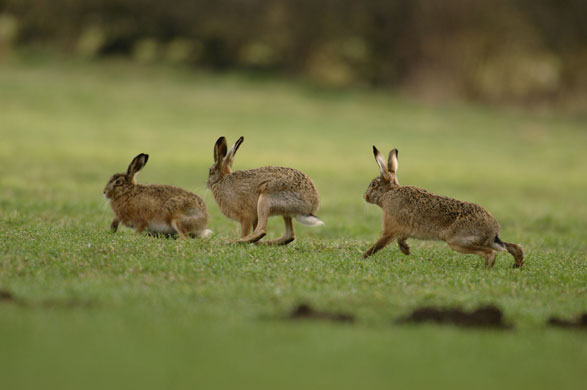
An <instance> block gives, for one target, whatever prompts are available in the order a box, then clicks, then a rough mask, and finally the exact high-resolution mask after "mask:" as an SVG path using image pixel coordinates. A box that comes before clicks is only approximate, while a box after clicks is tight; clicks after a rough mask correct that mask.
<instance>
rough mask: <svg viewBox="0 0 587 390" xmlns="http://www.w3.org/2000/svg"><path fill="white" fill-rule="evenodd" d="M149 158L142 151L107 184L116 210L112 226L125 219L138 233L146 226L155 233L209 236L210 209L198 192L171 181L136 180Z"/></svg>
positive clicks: (108, 195) (105, 191)
mask: <svg viewBox="0 0 587 390" xmlns="http://www.w3.org/2000/svg"><path fill="white" fill-rule="evenodd" d="M148 159H149V155H148V154H144V153H141V154H139V155H138V156H136V157H135V158H134V159H133V160H132V162H131V163H130V165H129V166H128V169H127V171H126V173H117V174H115V175H113V176H112V177H111V178H110V180H109V181H108V184H106V187H105V188H104V196H106V198H107V199H109V200H110V206H111V207H112V211H114V219H113V220H112V225H111V226H110V227H111V228H112V230H113V231H114V232H116V230H117V229H118V225H119V223H120V222H122V223H123V224H124V225H126V226H128V227H130V228H134V229H135V230H136V231H137V232H138V233H142V232H143V231H144V230H145V229H146V230H147V231H148V232H149V233H152V234H155V235H158V234H163V235H174V234H178V235H179V237H181V238H186V237H187V236H188V235H189V236H192V237H193V236H197V237H206V236H208V235H209V234H210V233H211V231H210V230H208V229H206V225H207V224H208V210H207V209H206V204H205V203H204V201H203V200H202V199H201V198H200V197H199V196H198V195H196V194H193V193H191V192H189V191H186V190H183V189H181V188H178V187H174V186H169V185H159V184H137V182H136V179H135V176H136V174H137V172H138V171H140V170H141V169H143V167H144V166H145V164H146V163H147V160H148Z"/></svg>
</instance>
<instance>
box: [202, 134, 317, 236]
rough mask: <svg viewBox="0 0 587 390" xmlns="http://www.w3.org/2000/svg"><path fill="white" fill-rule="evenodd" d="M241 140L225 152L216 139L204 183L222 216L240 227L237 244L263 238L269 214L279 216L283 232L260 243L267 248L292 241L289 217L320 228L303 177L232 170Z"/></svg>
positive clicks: (288, 171) (282, 171)
mask: <svg viewBox="0 0 587 390" xmlns="http://www.w3.org/2000/svg"><path fill="white" fill-rule="evenodd" d="M243 140H244V138H243V137H240V138H239V139H238V140H237V141H236V143H235V144H234V145H233V147H232V148H231V149H230V151H227V145H226V139H225V138H224V137H220V138H218V140H217V141H216V144H215V145H214V164H213V165H212V166H211V167H210V172H209V176H208V182H207V186H208V188H209V189H210V190H212V193H213V194H214V199H216V202H217V203H218V206H219V207H220V210H221V211H222V213H223V214H224V215H226V216H227V217H228V218H230V219H233V220H235V221H237V222H239V223H240V224H241V238H240V240H239V241H238V242H245V243H256V242H257V241H259V240H260V239H261V238H263V237H264V236H265V234H266V233H267V219H268V218H269V217H271V216H273V215H281V216H282V217H283V220H284V222H285V233H284V234H283V236H282V237H281V238H278V239H276V240H271V241H266V242H264V243H265V244H269V245H287V244H289V243H290V242H292V241H293V240H294V239H295V234H294V229H293V223H292V218H295V219H297V220H298V221H299V222H301V223H303V224H305V225H310V226H317V225H323V224H324V223H323V222H322V221H321V220H320V219H319V218H318V217H316V216H315V215H314V214H315V213H316V212H317V211H318V208H319V207H320V196H319V195H318V191H317V190H316V187H315V186H314V183H313V182H312V180H311V179H310V178H309V177H308V176H307V175H306V174H304V173H302V172H300V171H298V170H296V169H292V168H284V167H261V168H257V169H249V170H246V171H235V172H233V171H232V162H233V160H234V155H235V154H236V151H237V150H238V148H239V146H240V145H241V144H242V142H243ZM251 228H252V229H253V232H252V233H250V231H251Z"/></svg>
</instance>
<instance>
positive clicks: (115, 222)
mask: <svg viewBox="0 0 587 390" xmlns="http://www.w3.org/2000/svg"><path fill="white" fill-rule="evenodd" d="M119 224H120V221H119V220H118V218H114V219H113V220H112V223H111V224H110V230H112V233H116V231H117V230H118V225H119Z"/></svg>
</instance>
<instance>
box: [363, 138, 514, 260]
mask: <svg viewBox="0 0 587 390" xmlns="http://www.w3.org/2000/svg"><path fill="white" fill-rule="evenodd" d="M373 154H374V155H375V161H377V165H379V170H380V172H381V175H380V176H379V177H377V178H375V179H373V181H372V182H371V184H369V187H368V188H367V191H366V192H365V200H366V201H367V202H368V203H373V204H376V205H378V206H379V207H381V208H382V209H383V233H382V235H381V237H380V238H379V240H377V242H376V243H375V244H374V245H373V246H371V247H370V248H369V249H367V251H366V252H365V253H364V255H363V257H367V256H370V255H372V254H374V253H375V252H377V251H379V250H380V249H382V248H384V247H385V246H386V245H387V244H389V243H390V242H391V241H392V240H394V239H397V243H398V245H399V249H400V250H401V251H402V253H404V254H405V255H409V254H410V247H409V246H408V244H407V243H406V240H407V239H408V238H418V239H423V240H442V241H445V242H446V243H447V244H448V245H449V246H450V247H451V248H452V249H454V250H455V251H457V252H461V253H473V254H476V255H479V256H482V257H483V258H484V259H485V266H486V267H487V268H489V267H492V266H493V264H494V263H495V257H496V255H497V252H498V251H505V250H507V251H508V252H509V253H510V254H511V255H512V256H513V257H514V260H515V264H514V267H521V266H522V265H523V264H524V252H523V251H522V248H521V247H520V246H519V245H517V244H510V243H508V242H503V241H501V240H500V239H499V224H498V223H497V221H496V220H495V218H494V217H493V216H492V215H491V214H490V213H489V212H488V211H487V210H485V209H484V208H483V207H481V206H479V205H477V204H474V203H469V202H462V201H460V200H456V199H452V198H448V197H445V196H439V195H435V194H432V193H430V192H428V191H426V190H423V189H421V188H417V187H412V186H401V185H400V184H399V182H398V180H397V176H396V172H397V166H398V160H397V156H398V151H397V149H393V150H392V151H391V152H389V158H388V160H387V163H386V161H385V159H384V158H383V156H382V155H381V153H379V151H378V150H377V148H376V147H375V146H373Z"/></svg>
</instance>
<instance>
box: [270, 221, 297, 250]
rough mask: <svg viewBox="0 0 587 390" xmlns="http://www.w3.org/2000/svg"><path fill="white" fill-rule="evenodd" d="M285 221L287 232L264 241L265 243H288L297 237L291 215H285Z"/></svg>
mask: <svg viewBox="0 0 587 390" xmlns="http://www.w3.org/2000/svg"><path fill="white" fill-rule="evenodd" d="M283 221H284V222H285V233H283V236H281V237H280V238H278V239H275V240H269V241H264V242H262V243H263V244H267V245H287V244H289V243H290V242H292V241H293V240H295V239H296V235H295V234H294V230H293V221H292V219H291V217H285V216H284V217H283Z"/></svg>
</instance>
